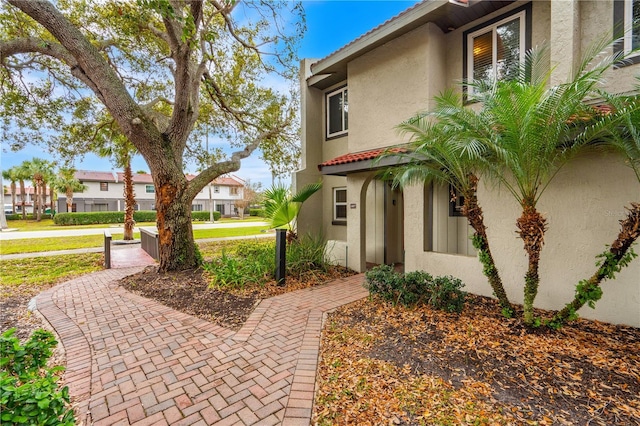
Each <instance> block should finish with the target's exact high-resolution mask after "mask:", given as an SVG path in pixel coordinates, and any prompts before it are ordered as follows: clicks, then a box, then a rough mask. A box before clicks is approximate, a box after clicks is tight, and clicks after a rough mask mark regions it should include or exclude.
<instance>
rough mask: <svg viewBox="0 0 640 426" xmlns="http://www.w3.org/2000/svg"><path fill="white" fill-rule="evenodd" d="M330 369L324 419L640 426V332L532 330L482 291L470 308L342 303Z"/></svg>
mask: <svg viewBox="0 0 640 426" xmlns="http://www.w3.org/2000/svg"><path fill="white" fill-rule="evenodd" d="M319 376H320V379H319V381H318V386H319V392H318V393H317V396H316V407H315V412H314V421H316V422H318V424H320V425H324V424H327V425H328V424H354V425H356V424H357V425H366V424H376V425H377V424H406V425H408V424H411V425H413V424H427V425H430V424H456V425H458V424H487V425H488V424H540V425H556V424H558V425H614V424H618V425H640V329H638V328H633V327H624V326H614V325H610V324H605V323H600V322H597V321H588V320H579V321H577V322H574V323H572V324H571V325H568V326H565V327H564V328H563V329H561V330H560V331H553V330H549V329H542V328H541V329H537V330H530V329H528V328H525V327H523V326H522V323H521V322H520V321H519V320H516V319H509V320H507V319H505V318H502V317H501V316H500V314H499V308H498V307H497V304H496V303H495V301H493V300H491V299H487V298H483V297H477V296H469V297H468V302H467V306H466V308H465V310H464V312H463V313H462V314H460V315H456V314H447V313H444V312H441V311H436V310H432V309H430V308H427V307H419V308H415V309H408V308H404V307H399V306H398V307H393V306H391V305H389V304H387V303H385V302H382V301H379V300H377V299H374V300H371V301H370V300H364V301H360V302H356V303H355V304H352V305H349V306H347V307H343V308H341V309H339V310H337V311H336V312H334V313H332V314H330V316H329V320H328V322H327V326H326V327H325V330H324V331H323V337H322V360H321V365H320V369H319ZM536 422H537V423H536Z"/></svg>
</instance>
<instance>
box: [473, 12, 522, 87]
mask: <svg viewBox="0 0 640 426" xmlns="http://www.w3.org/2000/svg"><path fill="white" fill-rule="evenodd" d="M526 14H527V11H526V10H520V11H519V12H517V13H514V14H512V15H510V16H507V17H505V18H502V19H499V20H496V21H495V22H490V23H488V24H486V25H485V26H483V27H481V28H476V29H472V30H469V31H468V32H466V33H465V35H466V44H465V45H466V53H465V54H466V63H467V67H466V69H465V77H466V79H467V80H468V81H480V80H506V79H512V78H515V77H517V75H518V71H519V66H520V63H521V61H523V60H524V54H525V51H526V48H527V46H526V25H527V19H526ZM467 94H468V95H472V94H473V88H472V87H469V88H468V89H467Z"/></svg>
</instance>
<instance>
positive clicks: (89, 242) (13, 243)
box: [0, 226, 265, 255]
mask: <svg viewBox="0 0 640 426" xmlns="http://www.w3.org/2000/svg"><path fill="white" fill-rule="evenodd" d="M264 229H265V227H264V226H248V227H241V228H212V229H196V230H194V231H193V235H194V238H195V239H196V240H198V239H203V238H223V237H239V236H247V235H258V234H261V233H262V232H263V231H264ZM112 236H113V240H121V239H122V236H123V234H112ZM134 238H136V239H139V238H140V234H139V233H137V232H136V233H134ZM103 242H104V237H103V236H102V235H82V236H74V237H51V238H25V239H20V240H7V241H2V242H1V243H0V254H1V255H7V254H16V253H37V252H43V251H53V250H73V249H82V248H91V247H101V246H102V244H103Z"/></svg>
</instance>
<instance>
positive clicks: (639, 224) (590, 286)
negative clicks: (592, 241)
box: [550, 96, 640, 326]
mask: <svg viewBox="0 0 640 426" xmlns="http://www.w3.org/2000/svg"><path fill="white" fill-rule="evenodd" d="M607 100H608V103H609V104H610V105H611V106H613V108H614V109H615V110H616V111H617V114H616V116H617V117H622V122H621V123H620V126H619V128H618V129H615V130H618V131H613V132H611V133H610V134H609V135H607V136H604V137H603V142H604V146H605V147H607V148H613V149H615V150H616V151H618V152H619V153H621V154H622V155H623V156H624V158H625V163H626V164H627V165H628V166H629V167H631V169H632V170H633V171H634V173H635V176H636V178H637V180H638V183H640V98H639V97H638V96H635V97H634V98H631V99H622V100H621V99H620V98H616V97H608V99H607ZM614 118H615V117H614ZM616 121H617V122H619V121H620V120H616ZM630 204H631V206H630V207H627V208H626V209H627V216H626V218H625V219H623V220H621V221H620V232H619V233H618V236H617V238H616V239H615V240H614V241H613V243H612V244H611V245H610V246H609V248H608V249H607V250H606V251H605V252H604V253H602V254H600V255H598V258H599V259H600V261H599V262H598V265H597V266H598V269H597V270H596V272H595V273H594V274H593V275H592V276H591V277H590V278H589V279H585V280H581V281H580V282H579V283H578V285H577V286H576V293H575V297H574V299H573V300H572V301H571V302H570V303H567V304H566V305H565V307H564V308H563V309H562V310H560V311H559V312H556V313H555V314H554V316H553V318H552V319H551V321H550V324H551V325H553V326H560V325H562V324H563V323H565V322H566V321H568V320H571V319H573V318H576V317H577V311H578V310H579V309H580V308H582V307H583V306H584V305H585V303H587V304H589V306H591V307H595V302H596V301H597V300H599V299H600V298H601V297H602V289H601V288H600V284H601V283H602V281H604V280H605V279H612V278H613V277H614V274H615V273H616V272H619V271H620V270H621V269H622V268H623V267H624V266H626V265H627V264H628V263H629V262H630V261H631V260H633V258H634V257H636V254H635V253H634V252H633V249H632V247H631V246H632V245H633V244H634V243H635V242H636V240H638V238H640V202H637V201H636V202H631V203H630Z"/></svg>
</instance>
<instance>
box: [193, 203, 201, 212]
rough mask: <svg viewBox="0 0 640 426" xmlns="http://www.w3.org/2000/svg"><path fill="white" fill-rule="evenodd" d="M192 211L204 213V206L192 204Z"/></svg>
mask: <svg viewBox="0 0 640 426" xmlns="http://www.w3.org/2000/svg"><path fill="white" fill-rule="evenodd" d="M191 211H192V212H201V211H202V204H191Z"/></svg>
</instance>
